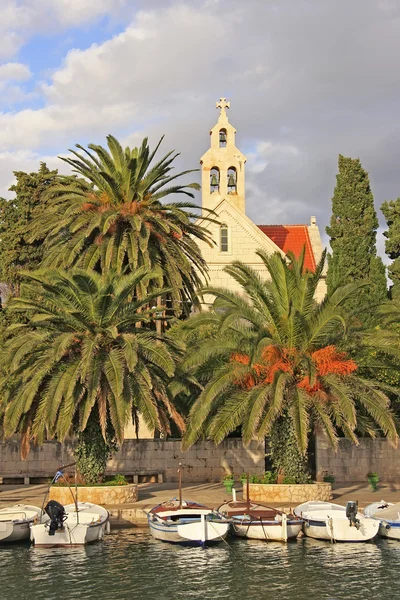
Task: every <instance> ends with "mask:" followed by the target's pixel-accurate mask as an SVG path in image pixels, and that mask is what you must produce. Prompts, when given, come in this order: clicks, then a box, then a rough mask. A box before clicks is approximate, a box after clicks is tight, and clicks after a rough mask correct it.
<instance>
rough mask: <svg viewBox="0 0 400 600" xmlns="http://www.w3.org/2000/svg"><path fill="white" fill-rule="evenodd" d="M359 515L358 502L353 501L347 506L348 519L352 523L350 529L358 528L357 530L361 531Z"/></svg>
mask: <svg viewBox="0 0 400 600" xmlns="http://www.w3.org/2000/svg"><path fill="white" fill-rule="evenodd" d="M357 513H358V504H357V502H352V501H350V502H348V503H347V504H346V517H347V518H348V520H349V521H350V527H356V529H359V527H360V520H359V519H357Z"/></svg>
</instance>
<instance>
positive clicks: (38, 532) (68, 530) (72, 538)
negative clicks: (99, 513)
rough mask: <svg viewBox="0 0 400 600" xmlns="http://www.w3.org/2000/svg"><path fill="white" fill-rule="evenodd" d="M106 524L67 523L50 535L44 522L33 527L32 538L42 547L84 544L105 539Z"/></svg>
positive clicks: (36, 544)
mask: <svg viewBox="0 0 400 600" xmlns="http://www.w3.org/2000/svg"><path fill="white" fill-rule="evenodd" d="M103 536H104V525H103V524H101V523H99V524H98V525H90V526H87V525H85V524H82V525H74V526H69V525H68V524H65V525H64V527H63V528H62V529H58V530H57V531H56V532H55V533H54V535H49V531H48V527H46V524H44V523H42V524H39V525H33V526H32V527H31V539H32V541H33V543H34V544H35V546H37V547H41V548H57V547H60V546H84V545H86V544H92V543H94V542H98V541H100V540H102V539H103Z"/></svg>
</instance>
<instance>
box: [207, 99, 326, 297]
mask: <svg viewBox="0 0 400 600" xmlns="http://www.w3.org/2000/svg"><path fill="white" fill-rule="evenodd" d="M216 107H217V108H219V109H220V114H219V118H218V121H217V123H216V124H215V125H214V127H213V128H212V129H211V131H210V137H211V143H210V148H209V149H208V150H207V152H206V153H205V154H203V156H202V157H201V159H200V164H201V174H202V177H201V178H202V208H203V209H204V211H203V217H206V216H207V214H209V213H208V212H207V209H211V210H213V211H214V213H215V214H216V216H215V217H214V218H215V219H216V220H217V221H218V224H217V223H210V222H207V221H205V220H203V219H201V218H200V219H199V221H198V222H199V223H201V224H202V225H203V227H206V228H207V229H208V230H209V231H210V233H211V235H212V238H213V240H214V242H215V243H214V245H213V246H209V245H208V244H207V243H205V242H199V241H198V242H197V243H198V244H199V246H200V248H201V251H202V254H203V257H204V259H205V260H206V262H207V264H208V269H209V285H211V286H216V287H224V288H228V289H230V290H232V291H241V288H240V286H239V284H238V283H237V282H236V281H235V280H234V279H232V277H230V276H229V275H228V274H227V273H225V271H224V268H225V267H226V266H227V265H228V264H230V263H231V262H232V261H235V260H240V261H242V262H245V263H246V264H247V265H248V266H251V267H252V268H253V269H254V270H255V271H257V272H258V273H259V274H260V275H261V276H264V277H267V272H266V269H265V266H264V264H263V263H262V261H261V259H260V258H259V257H258V256H257V254H256V251H257V250H259V249H262V250H264V251H265V252H266V253H267V254H272V253H274V252H280V253H281V254H282V255H283V256H284V255H285V254H286V253H287V252H288V251H289V250H291V251H292V252H293V253H294V254H295V256H299V254H300V252H301V250H302V249H303V247H304V246H305V269H307V270H310V271H312V272H313V271H315V268H316V265H317V264H318V262H319V260H320V258H321V255H322V251H323V247H322V243H321V236H320V233H319V229H318V226H317V223H316V219H315V217H311V219H310V222H309V224H302V225H269V224H260V225H257V224H255V223H253V222H252V221H251V219H249V217H248V216H247V215H246V187H245V164H246V157H245V156H244V154H242V152H241V151H240V150H239V149H238V148H237V147H236V141H235V135H236V130H235V128H234V127H233V126H232V125H231V123H229V120H228V115H227V112H226V111H227V109H229V107H230V103H229V102H227V101H226V99H225V98H221V99H220V101H219V102H217V104H216ZM325 294H326V282H325V279H324V278H323V279H322V280H321V281H320V283H319V286H318V289H317V295H316V300H317V301H318V302H320V301H321V300H323V298H324V297H325ZM205 300H206V302H207V299H205ZM210 300H211V299H210Z"/></svg>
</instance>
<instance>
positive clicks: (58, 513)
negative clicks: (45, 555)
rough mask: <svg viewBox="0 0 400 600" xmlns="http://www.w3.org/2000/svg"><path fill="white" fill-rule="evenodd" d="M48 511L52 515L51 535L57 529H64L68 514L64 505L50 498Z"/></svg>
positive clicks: (46, 507)
mask: <svg viewBox="0 0 400 600" xmlns="http://www.w3.org/2000/svg"><path fill="white" fill-rule="evenodd" d="M44 510H45V511H46V513H47V514H48V516H49V517H50V525H49V535H54V534H55V533H56V531H57V529H62V528H63V524H64V521H65V519H66V518H67V514H66V512H65V510H64V507H63V505H62V504H60V503H59V502H56V501H55V500H50V502H48V503H47V504H46V506H45V509H44Z"/></svg>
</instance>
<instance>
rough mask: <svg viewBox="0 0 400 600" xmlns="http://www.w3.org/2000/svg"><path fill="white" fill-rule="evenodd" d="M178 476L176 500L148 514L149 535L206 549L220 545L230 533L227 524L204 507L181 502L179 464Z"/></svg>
mask: <svg viewBox="0 0 400 600" xmlns="http://www.w3.org/2000/svg"><path fill="white" fill-rule="evenodd" d="M178 475H179V499H178V498H172V500H168V501H166V502H162V503H161V504H157V506H154V507H153V508H152V509H151V510H150V511H149V512H148V514H147V519H148V523H149V527H150V532H151V535H152V536H153V537H154V538H155V539H156V540H162V541H164V542H171V543H175V544H200V545H202V546H205V545H206V544H210V543H216V542H221V541H223V540H224V539H225V538H226V536H227V534H228V531H229V520H228V519H226V518H225V517H224V516H222V515H221V514H219V513H218V512H217V511H215V510H212V509H211V508H208V507H207V506H204V505H203V504H198V503H197V502H189V501H185V500H182V465H181V463H179V469H178Z"/></svg>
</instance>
